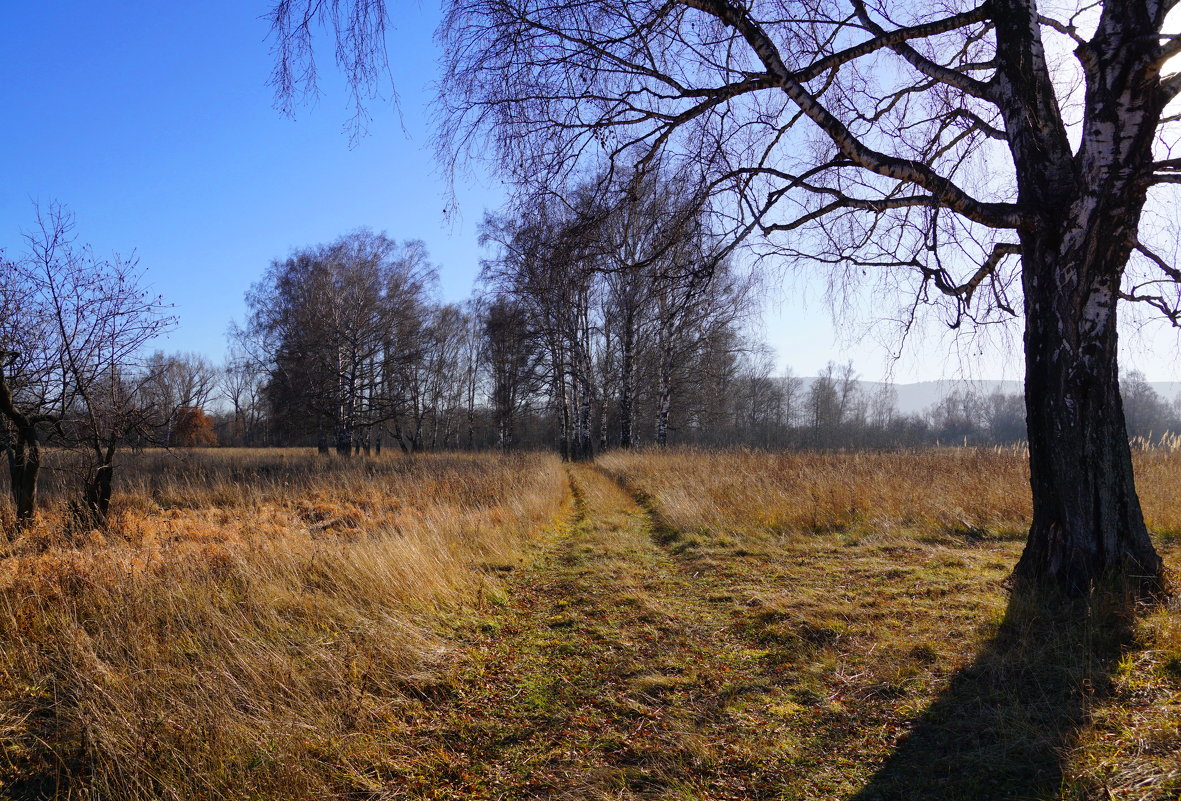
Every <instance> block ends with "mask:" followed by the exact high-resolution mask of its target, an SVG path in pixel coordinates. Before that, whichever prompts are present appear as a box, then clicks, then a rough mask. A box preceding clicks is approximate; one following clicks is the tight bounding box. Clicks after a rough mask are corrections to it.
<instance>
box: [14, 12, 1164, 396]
mask: <svg viewBox="0 0 1181 801" xmlns="http://www.w3.org/2000/svg"><path fill="white" fill-rule="evenodd" d="M268 6H269V0H236V1H231V0H208V1H207V2H200V3H175V2H151V3H149V2H146V1H143V0H141V2H130V0H113V1H112V2H105V3H94V2H81V1H80V0H42V2H16V1H15V0H6V2H4V12H5V13H4V23H5V24H4V26H3V27H2V28H0V110H2V112H0V113H2V115H3V116H2V118H0V119H2V123H3V124H0V247H4V248H6V249H8V250H9V251H10V252H14V251H18V250H19V249H20V246H21V241H20V230H21V229H22V228H27V227H28V226H29V225H30V224H31V221H32V202H33V201H40V202H41V203H48V202H50V201H60V202H62V203H64V204H65V205H67V206H68V207H69V208H70V209H72V210H73V211H74V213H75V214H76V216H77V222H78V230H79V233H80V234H81V237H82V238H83V239H84V240H85V241H87V242H90V243H91V244H92V245H93V246H94V247H95V249H96V250H97V251H99V252H100V253H109V252H110V251H112V250H118V251H120V252H124V253H126V252H128V251H130V250H133V249H134V250H135V251H136V253H137V254H138V256H139V258H140V261H141V264H142V265H143V266H144V267H146V268H148V270H149V276H150V280H151V282H152V284H153V286H154V287H155V288H156V289H157V290H158V291H160V292H161V293H162V294H163V295H164V296H165V297H166V298H167V299H168V300H169V301H170V302H172V303H175V304H176V307H177V313H178V315H179V317H180V326H179V328H178V329H177V331H176V332H174V333H173V334H172V335H171V336H170V338H169V339H168V341H166V342H164V343H162V347H164V348H166V349H169V350H195V351H200V352H204V353H206V354H208V355H209V356H211V357H213V358H214V359H219V358H220V357H221V355H222V353H223V351H224V336H223V335H224V332H225V329H226V326H227V324H228V323H229V322H230V320H232V319H240V318H241V317H242V314H243V310H244V305H243V301H242V297H243V293H244V292H245V291H246V289H247V288H248V287H249V285H250V284H251V283H252V282H254V281H256V280H257V279H258V277H259V276H260V275H261V274H262V272H263V270H264V269H265V268H266V266H267V264H269V262H270V261H271V260H272V259H274V258H281V257H283V256H285V255H286V254H287V253H288V252H289V251H290V250H291V249H292V248H293V247H298V246H304V245H310V244H314V243H317V242H325V241H329V240H332V239H334V238H336V237H337V236H339V235H341V234H343V233H345V232H347V231H350V230H352V229H354V228H357V227H360V226H367V227H370V228H373V229H375V230H379V231H382V230H383V231H385V232H387V233H388V234H389V235H390V236H392V237H395V238H397V239H408V238H418V239H423V240H425V241H426V243H427V246H428V248H429V249H430V252H431V255H432V257H433V260H434V261H435V262H436V263H437V264H438V265H439V267H440V275H441V277H442V286H441V290H442V294H443V296H444V298H446V299H448V300H461V299H463V298H465V297H467V296H468V295H469V293H470V292H471V288H472V284H473V281H474V278H475V274H476V271H477V269H478V262H479V258H480V255H481V254H480V251H479V249H478V248H477V246H476V236H477V230H476V229H477V224H478V223H479V221H480V218H481V217H482V215H483V212H484V209H485V208H489V207H495V206H496V205H497V204H498V203H499V201H500V198H501V195H500V192H499V190H498V189H497V186H496V182H495V181H494V180H487V179H484V180H481V181H477V182H475V183H474V184H473V185H471V186H465V187H460V192H459V218H458V219H447V218H445V216H444V214H443V204H444V198H445V191H444V189H445V187H444V183H443V181H442V180H441V178H440V177H439V175H438V172H437V170H436V168H435V165H434V163H433V160H432V154H431V151H430V142H429V134H430V121H429V101H430V98H431V97H432V96H433V93H434V88H433V86H432V81H433V80H434V79H435V76H436V72H437V68H436V64H437V51H436V48H435V45H434V41H433V37H432V34H433V31H434V28H435V26H436V24H437V21H438V8H437V4H436V3H435V2H432V0H423V2H421V3H397V4H396V11H397V19H396V20H395V22H396V25H397V29H396V31H395V32H394V33H393V34H392V38H391V61H392V64H391V66H392V70H393V78H394V81H395V83H396V85H397V88H398V92H399V96H400V107H401V111H402V114H401V117H400V118H399V116H398V115H397V114H396V113H395V111H394V108H393V104H392V103H391V102H389V101H388V99H387V101H386V102H380V101H379V102H375V103H373V104H371V107H370V110H371V113H372V117H373V121H372V123H371V125H370V127H369V134H368V136H366V137H364V138H363V139H361V140H360V141H358V142H357V143H356V145H355V146H352V147H350V138H349V136H348V135H347V132H346V131H345V126H346V123H347V122H348V120H349V117H350V109H349V106H348V102H347V96H346V93H345V91H344V87H343V85H342V83H341V81H340V79H339V77H338V76H337V75H336V74H335V72H334V70H333V65H332V64H331V53H330V51H327V50H325V49H323V48H322V52H321V56H322V57H321V59H320V66H321V75H322V77H323V80H322V85H321V89H322V96H321V97H320V99H319V101H318V102H316V103H314V104H312V105H310V106H307V107H304V108H302V109H300V110H299V112H298V114H297V117H296V119H294V120H292V119H289V118H286V117H284V116H282V115H281V114H279V112H277V111H276V110H275V109H274V107H273V102H272V101H273V98H272V92H271V90H270V88H269V87H267V86H266V81H267V78H268V76H269V75H270V71H271V54H270V48H269V45H268V43H267V42H266V36H267V31H268V26H267V23H266V21H265V20H264V19H262V15H263V14H264V13H265V12H266V11H267V8H268ZM325 57H327V58H325ZM770 284H771V285H772V286H773V287H775V288H778V287H780V286H786V291H785V292H784V293H783V299H781V300H778V301H772V302H770V303H769V304H768V313H767V314H766V318H765V319H766V324H765V326H764V331H763V333H764V334H765V336H766V338H767V340H768V342H769V343H770V344H771V345H772V346H774V347H775V348H776V349H777V350H778V352H779V360H780V363H786V364H789V365H791V366H792V367H793V368H794V369H795V372H796V373H797V374H803V375H808V374H815V372H817V371H818V370H819V369H820V368H821V367H822V366H823V364H824V363H825V362H826V361H828V360H829V359H833V360H836V361H844V360H845V359H847V358H852V359H854V361H855V363H856V365H857V367H858V369H859V371H860V372H861V373H862V375H863V376H864V377H866V378H870V379H876V378H879V377H881V376H882V375H883V374H884V372H885V369H886V364H885V360H884V354H885V353H886V348H884V347H882V346H881V345H879V344H878V343H877V341H876V338H875V337H874V336H873V335H867V334H866V328H865V327H864V326H861V325H856V324H849V323H835V324H834V323H833V322H832V319H831V316H830V314H829V310H828V307H827V305H826V304H825V303H824V301H823V300H822V297H821V292H820V289H819V287H820V286H822V283H820V282H817V281H809V280H806V279H797V280H795V281H792V282H789V283H787V284H783V282H781V281H779V279H778V278H775V279H773V280H772V281H771V282H770ZM769 294H771V293H770V292H769ZM862 305H863V306H865V307H867V308H868V310H869V312H870V313H871V316H872V313H873V312H874V311H877V312H879V313H880V311H881V309H880V308H875V300H874V299H873V298H871V297H870V298H863V299H862ZM863 319H864V318H863ZM1017 340H1018V342H1019V332H1017ZM1127 341H1128V342H1129V344H1131V345H1133V347H1131V348H1130V349H1128V350H1126V351H1125V362H1126V363H1128V364H1131V365H1132V366H1137V367H1140V368H1141V369H1143V370H1145V372H1147V373H1148V374H1149V377H1150V378H1155V379H1175V378H1181V376H1179V375H1178V372H1177V370H1178V368H1177V364H1176V363H1177V360H1176V358H1175V354H1176V339H1175V338H1173V337H1164V336H1160V335H1158V334H1156V333H1153V334H1150V335H1149V336H1147V337H1142V338H1141V340H1140V341H1139V342H1134V341H1133V340H1132V339H1131V338H1128V340H1127ZM954 347H955V346H954V344H953V338H952V337H951V336H950V335H948V334H947V333H946V332H944V331H942V330H941V328H940V326H938V325H932V326H929V327H928V328H927V329H925V331H924V332H923V333H922V334H921V336H919V337H916V338H915V341H914V343H913V346H912V347H911V348H910V350H909V351H908V355H907V356H906V357H905V358H904V359H903V360H902V361H901V362H900V363H898V364H897V365H896V366H895V368H894V371H893V375H894V378H895V380H898V381H912V380H922V379H930V378H939V377H944V376H946V377H951V376H958V375H961V374H965V373H970V374H973V375H975V376H977V377H989V378H992V377H996V378H1001V377H1005V378H1017V377H1019V376H1020V365H1019V360H1018V359H1016V358H1015V355H1014V353H1013V351H1012V349H1005V348H1003V347H984V348H981V347H978V346H977V345H976V344H975V343H972V342H968V343H964V342H962V341H961V343H960V346H959V351H961V352H954V353H953V355H951V356H950V357H949V352H952V351H953V348H954ZM980 351H983V352H980Z"/></svg>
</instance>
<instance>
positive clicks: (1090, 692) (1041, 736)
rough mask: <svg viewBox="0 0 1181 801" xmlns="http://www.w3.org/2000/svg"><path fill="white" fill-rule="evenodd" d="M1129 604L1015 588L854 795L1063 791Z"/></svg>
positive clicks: (988, 800)
mask: <svg viewBox="0 0 1181 801" xmlns="http://www.w3.org/2000/svg"><path fill="white" fill-rule="evenodd" d="M1128 607H1129V605H1128V604H1127V603H1123V602H1120V601H1118V600H1117V599H1115V598H1114V596H1105V597H1097V598H1095V599H1092V600H1090V601H1073V602H1071V601H1061V600H1048V599H1046V598H1045V597H1044V596H1043V597H1037V596H1034V595H1031V594H1029V593H1022V594H1020V595H1019V594H1017V593H1014V595H1013V597H1012V598H1011V599H1010V602H1009V607H1008V609H1007V611H1006V613H1005V619H1004V621H1003V622H1002V623H1001V625H1000V627H999V629H998V630H997V632H996V634H995V635H994V636H993V637H992V638H991V639H990V640H988V642H986V643H985V645H984V646H983V647H982V648H981V650H980V653H979V654H977V656H976V658H975V660H974V661H973V662H972V664H971V665H969V666H967V667H966V668H964V669H963V670H961V671H960V672H959V673H957V674H956V675H955V676H954V677H953V678H952V680H951V682H950V684H949V686H948V687H947V689H946V690H945V691H944V692H943V693H942V694H941V695H940V696H939V697H938V698H937V699H936V700H935V701H934V702H932V704H931V705H930V706H929V707H928V708H927V709H926V711H925V712H923V714H922V715H921V716H920V717H919V719H918V720H917V721H916V722H915V724H914V726H913V728H912V730H911V732H910V733H909V735H908V736H905V737H904V738H903V739H901V740H900V741H899V743H898V744H897V746H896V747H895V749H894V752H893V754H891V756H890V757H889V758H887V760H886V762H885V763H884V764H883V765H882V767H881V768H880V769H879V770H878V771H877V773H875V774H874V776H873V777H872V778H871V779H870V781H869V783H868V784H867V785H866V786H865V788H864V789H862V790H861V792H859V793H858V794H857V795H856V796H854V798H853V801H895V799H898V800H899V801H901V799H906V800H907V801H921V800H923V799H932V800H934V799H939V801H1005V800H1006V799H1022V800H1024V799H1042V798H1053V797H1056V795H1057V793H1058V791H1059V790H1060V789H1061V785H1062V779H1063V765H1064V760H1065V759H1066V757H1067V755H1068V751H1069V749H1070V747H1071V746H1072V745H1073V743H1074V741H1075V738H1076V733H1077V731H1078V729H1079V727H1080V726H1081V725H1082V724H1083V723H1084V722H1085V720H1086V716H1087V710H1088V709H1089V708H1090V707H1091V706H1092V705H1093V704H1095V703H1096V702H1097V701H1098V700H1100V699H1101V698H1102V697H1103V695H1105V694H1106V693H1107V692H1108V691H1109V688H1110V684H1111V676H1112V674H1113V672H1114V670H1115V668H1116V665H1117V663H1118V661H1119V658H1120V655H1121V653H1122V651H1123V650H1124V649H1125V648H1126V647H1127V645H1128V644H1129V643H1130V642H1131V622H1132V616H1131V615H1130V614H1128V612H1127V609H1128Z"/></svg>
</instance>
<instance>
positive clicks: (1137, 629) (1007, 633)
mask: <svg viewBox="0 0 1181 801" xmlns="http://www.w3.org/2000/svg"><path fill="white" fill-rule="evenodd" d="M1135 459H1136V470H1137V483H1138V487H1139V491H1140V497H1141V500H1142V503H1143V506H1144V510H1145V515H1146V519H1147V521H1148V525H1149V527H1150V529H1152V531H1153V532H1154V534H1155V539H1156V542H1157V545H1158V548H1159V549H1160V550H1161V552H1162V555H1163V556H1164V558H1165V560H1166V564H1168V565H1169V566H1170V567H1171V568H1172V569H1173V570H1174V572H1176V571H1177V569H1178V568H1181V541H1178V538H1177V535H1176V532H1177V531H1178V526H1179V524H1181V504H1179V503H1178V502H1177V498H1176V487H1178V486H1181V454H1179V453H1176V452H1167V451H1143V452H1138V453H1136V455H1135ZM600 464H601V465H602V467H603V468H604V469H605V470H606V471H608V472H609V473H610V474H611V475H613V476H615V477H617V478H618V479H619V480H621V481H622V482H623V483H624V484H625V485H626V486H628V487H629V488H630V489H631V490H632V491H633V492H634V493H635V494H636V496H637V497H638V498H639V499H640V500H641V501H642V502H643V503H644V504H645V506H647V507H648V508H649V509H650V510H651V512H652V513H653V516H654V522H655V524H656V525H655V528H656V531H655V532H654V534H655V536H656V539H657V540H658V541H659V542H662V543H664V544H665V545H667V547H668V548H669V549H670V550H671V551H672V552H674V553H677V554H679V555H680V556H681V558H683V559H685V560H686V564H687V565H688V569H690V570H692V571H693V575H694V576H697V577H698V580H699V582H701V584H702V587H703V589H708V592H709V593H711V594H710V596H709V599H710V600H716V601H717V603H719V604H731V605H732V607H733V615H734V625H735V626H736V627H737V629H738V630H740V631H742V632H745V633H746V635H747V636H748V637H750V638H751V640H752V642H753V643H755V645H756V646H757V647H759V648H762V649H764V650H765V654H766V656H765V659H766V660H767V662H768V665H769V667H770V669H771V670H772V672H773V673H774V674H775V675H776V676H777V682H778V683H777V685H776V686H777V687H779V688H780V689H779V691H778V692H779V693H781V694H782V695H785V696H786V697H787V698H788V701H787V702H778V705H773V706H770V707H768V709H769V710H770V711H771V712H776V710H778V711H779V712H782V716H783V724H782V726H783V728H782V729H781V736H782V742H783V743H785V746H784V747H785V750H787V751H789V752H790V756H788V757H787V759H788V760H789V762H790V764H792V765H793V766H794V768H795V772H796V776H797V777H798V778H796V779H793V781H792V783H791V784H790V789H789V790H787V791H785V793H786V797H799V798H817V799H826V798H845V797H855V798H857V799H864V801H871V800H872V799H887V798H946V799H957V798H962V799H991V798H1011V797H1022V798H1025V797H1030V798H1064V799H1066V798H1068V799H1077V800H1078V801H1082V799H1099V798H1103V799H1112V798H1117V799H1137V800H1139V799H1166V798H1168V799H1172V798H1176V797H1178V794H1179V793H1181V770H1179V769H1178V767H1177V766H1178V765H1181V728H1179V724H1178V721H1179V720H1181V607H1179V606H1178V605H1177V603H1176V601H1174V602H1173V603H1172V605H1170V606H1166V607H1162V608H1159V609H1155V610H1151V611H1149V612H1147V613H1146V614H1144V615H1142V616H1140V617H1139V618H1138V619H1136V620H1133V621H1129V620H1127V619H1126V618H1123V617H1121V616H1120V615H1118V614H1111V613H1109V612H1106V611H1104V609H1103V608H1098V607H1096V608H1088V609H1072V610H1069V611H1068V612H1063V613H1057V612H1055V613H1054V614H1048V613H1046V611H1045V610H1046V609H1049V608H1052V605H1044V604H1040V603H1037V602H1033V603H1031V602H1030V601H1029V600H1028V599H1011V598H1010V597H1009V596H1008V593H1007V592H1006V590H1005V588H1004V581H1005V579H1006V577H1007V575H1008V573H1009V571H1010V570H1011V569H1012V566H1013V564H1015V562H1016V560H1017V558H1018V556H1019V555H1020V552H1021V548H1022V546H1023V541H1024V534H1025V530H1026V528H1027V526H1028V524H1029V516H1030V499H1029V487H1028V478H1027V475H1028V474H1027V467H1026V464H1025V454H1024V453H1022V452H1020V451H1010V450H985V449H980V450H973V449H943V450H932V451H918V452H902V453H863V454H764V453H752V452H744V451H732V452H721V453H718V452H708V451H696V450H682V451H675V452H672V453H660V452H651V451H639V452H634V453H613V454H609V455H607V456H605V457H603V458H602V459H601V460H600ZM1100 600H1102V599H1100ZM1100 606H1102V604H1100Z"/></svg>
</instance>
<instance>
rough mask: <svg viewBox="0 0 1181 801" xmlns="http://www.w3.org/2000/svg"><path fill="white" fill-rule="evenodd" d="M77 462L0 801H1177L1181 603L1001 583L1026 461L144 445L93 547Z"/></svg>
mask: <svg viewBox="0 0 1181 801" xmlns="http://www.w3.org/2000/svg"><path fill="white" fill-rule="evenodd" d="M1136 460H1137V463H1136V467H1137V475H1138V481H1139V486H1140V490H1141V498H1142V501H1143V505H1144V508H1145V512H1146V515H1147V518H1148V521H1149V525H1150V527H1151V528H1152V529H1153V531H1154V534H1155V535H1156V538H1157V544H1158V546H1159V547H1160V549H1161V551H1162V553H1163V554H1164V556H1165V559H1166V562H1167V563H1168V564H1169V565H1170V566H1172V567H1173V568H1174V569H1176V568H1177V567H1178V566H1179V565H1181V539H1179V538H1178V536H1177V533H1178V532H1179V531H1181V503H1179V502H1178V501H1177V499H1176V497H1175V494H1174V493H1175V487H1177V486H1181V452H1165V451H1144V452H1138V453H1137V454H1136ZM58 478H59V477H57V476H51V482H50V483H51V492H50V499H51V502H52V503H51V507H52V508H51V509H49V510H48V511H47V512H46V514H45V515H43V518H42V521H41V522H40V523H39V524H38V526H36V527H35V528H34V529H32V530H30V531H27V532H25V533H23V534H22V535H21V536H20V538H18V539H17V541H16V542H15V543H12V544H10V545H7V546H3V548H4V550H3V552H2V553H3V558H0V644H2V645H3V650H2V652H0V748H2V750H0V783H2V784H0V788H2V789H0V798H4V797H5V796H10V797H13V798H32V797H53V796H55V795H56V796H57V797H62V798H79V799H100V798H103V799H149V798H150V799H160V798H168V799H181V798H225V799H231V798H232V799H239V798H268V799H269V798H276V799H280V798H281V799H304V798H307V799H311V798H317V799H320V798H341V799H343V798H350V799H352V798H356V799H385V798H402V797H406V798H421V799H427V798H431V799H435V798H490V799H491V798H496V799H510V798H525V797H543V798H603V799H607V798H611V799H635V801H639V800H640V799H650V798H684V799H699V801H704V800H705V799H710V800H711V801H720V800H721V799H726V800H727V801H730V800H731V799H733V800H734V801H737V800H738V799H747V798H756V797H757V798H792V799H816V800H817V801H821V800H827V799H837V798H842V799H857V801H885V799H895V798H897V799H903V798H905V799H912V798H924V799H925V798H931V799H935V798H938V799H940V801H953V800H954V799H964V800H967V799H973V801H993V799H1000V798H1044V799H1051V798H1053V799H1063V800H1064V801H1065V800H1067V799H1069V801H1084V799H1085V800H1086V801H1090V800H1091V799H1095V800H1096V801H1098V799H1113V798H1114V799H1127V801H1147V800H1148V799H1153V800H1154V801H1155V800H1158V799H1159V801H1164V800H1165V799H1170V800H1172V799H1176V798H1177V797H1179V796H1181V768H1179V767H1178V766H1181V614H1179V611H1181V610H1179V608H1178V606H1177V603H1176V602H1173V604H1172V605H1170V606H1166V607H1162V608H1158V609H1155V610H1152V611H1150V612H1148V613H1147V614H1145V615H1143V616H1141V617H1140V618H1138V619H1136V620H1134V621H1130V620H1128V619H1127V618H1126V617H1121V616H1120V615H1118V614H1114V615H1108V614H1107V612H1106V611H1104V609H1103V608H1102V607H1101V605H1100V606H1095V605H1092V606H1090V607H1087V608H1086V609H1083V610H1081V611H1082V613H1083V614H1081V615H1080V614H1075V612H1078V611H1079V610H1077V609H1075V610H1066V611H1063V612H1061V613H1055V614H1053V615H1046V614H1043V610H1041V609H1039V608H1038V607H1037V605H1036V604H1030V603H1028V599H1017V600H1012V599H1010V598H1009V596H1008V594H1007V592H1006V590H1005V587H1004V582H1005V579H1006V577H1007V575H1008V573H1009V571H1010V569H1011V568H1012V565H1013V563H1014V562H1015V561H1016V559H1017V557H1018V555H1019V554H1020V550H1021V547H1022V543H1023V538H1024V530H1025V527H1026V526H1027V525H1028V516H1029V506H1030V503H1029V490H1028V484H1027V474H1026V468H1025V454H1024V453H1022V452H1020V451H1017V450H988V449H980V450H973V449H943V450H930V451H918V452H899V453H865V454H768V453H752V452H745V451H724V452H718V451H697V450H678V451H671V452H656V451H636V452H631V453H611V454H607V455H605V456H603V457H602V458H601V459H600V460H599V462H598V464H597V465H596V466H578V467H575V468H573V469H572V470H571V471H570V472H569V475H567V473H566V472H565V471H563V469H562V467H561V465H560V463H558V462H557V461H556V460H555V459H554V458H552V457H549V456H540V455H530V456H521V457H516V458H510V459H502V458H499V457H494V456H465V455H438V456H429V457H419V458H415V459H403V458H401V457H398V456H389V457H381V458H379V459H356V460H353V461H351V462H343V461H340V460H337V459H335V458H333V459H329V460H324V459H321V458H319V457H317V456H315V455H314V454H310V453H304V452H293V451H266V452H202V453H195V454H190V455H186V456H184V460H183V461H177V457H176V456H174V455H171V454H165V453H147V454H141V455H137V456H136V457H135V458H134V460H133V461H132V463H131V465H130V469H129V470H127V471H126V472H125V473H124V481H123V485H122V487H121V489H120V491H119V494H118V496H117V499H116V512H115V515H114V518H113V521H112V525H111V527H110V529H109V530H107V531H105V532H97V531H96V532H82V533H80V534H77V536H75V537H74V538H73V539H70V538H69V537H67V536H66V535H65V533H64V532H65V529H64V524H65V521H66V516H65V514H64V509H63V508H62V503H63V499H64V498H65V497H66V496H65V495H64V493H63V492H62V488H61V487H60V486H58V487H54V486H53V483H54V481H56V480H57V479H58ZM612 479H614V481H612ZM571 486H573V487H574V488H575V489H576V491H577V493H578V495H577V504H576V506H577V512H576V513H573V514H572V513H571V497H570V496H571V493H570V488H571ZM621 487H622V488H625V489H626V490H627V492H626V493H625V492H621V491H620V488H621ZM629 495H630V497H629ZM633 499H634V500H635V501H636V502H638V504H637V503H633ZM555 520H561V521H562V523H561V524H557V525H555V524H554V521H555ZM538 535H541V536H538Z"/></svg>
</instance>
